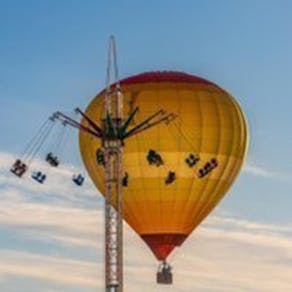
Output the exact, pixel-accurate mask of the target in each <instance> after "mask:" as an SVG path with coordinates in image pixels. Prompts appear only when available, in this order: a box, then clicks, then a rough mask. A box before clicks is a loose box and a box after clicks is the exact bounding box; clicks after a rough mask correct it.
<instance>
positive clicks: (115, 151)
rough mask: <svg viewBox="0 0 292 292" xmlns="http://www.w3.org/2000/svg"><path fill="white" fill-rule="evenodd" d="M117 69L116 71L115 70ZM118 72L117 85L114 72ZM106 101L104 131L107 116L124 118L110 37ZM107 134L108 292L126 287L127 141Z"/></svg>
mask: <svg viewBox="0 0 292 292" xmlns="http://www.w3.org/2000/svg"><path fill="white" fill-rule="evenodd" d="M112 69H113V72H112ZM112 73H113V74H114V80H113V81H114V83H115V85H114V86H113V87H111V86H110V84H111V81H112V80H111V74H112ZM106 85H107V89H106V95H105V102H104V123H103V128H104V132H109V129H108V127H109V125H108V122H107V118H106V117H110V118H111V121H112V123H113V125H112V126H113V129H119V128H120V125H121V122H122V119H123V96H122V94H121V91H120V86H119V83H118V66H117V57H116V46H115V39H114V37H113V36H111V37H110V41H109V49H108V65H107V78H106ZM116 134H117V133H115V134H114V135H106V136H105V138H104V140H103V147H104V150H105V178H106V181H105V184H106V195H105V287H106V289H105V290H106V292H122V291H123V192H122V179H123V165H122V155H123V143H122V141H121V139H119V137H118V135H116Z"/></svg>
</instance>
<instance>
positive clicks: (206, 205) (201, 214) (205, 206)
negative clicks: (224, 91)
mask: <svg viewBox="0 0 292 292" xmlns="http://www.w3.org/2000/svg"><path fill="white" fill-rule="evenodd" d="M211 95H212V96H213V102H214V104H215V107H216V112H217V117H218V121H217V122H218V124H219V127H217V128H218V131H219V133H217V135H218V137H219V138H218V139H217V147H216V148H217V150H216V151H215V155H216V156H217V155H218V154H220V151H219V150H220V148H221V143H222V135H221V134H222V131H221V125H222V118H221V112H220V109H219V104H218V97H217V95H218V92H216V96H215V97H214V91H212V92H211ZM220 95H221V94H220ZM230 144H233V143H230ZM219 165H220V161H219ZM227 165H228V163H225V165H224V168H223V169H222V170H221V172H220V175H218V177H220V176H223V174H224V173H225V171H226V169H227ZM210 175H211V176H212V173H211V174H210ZM224 183H225V182H223V181H220V180H219V179H218V183H217V184H215V183H214V184H213V191H212V192H211V191H210V193H209V197H208V198H206V202H205V203H204V204H203V205H202V207H201V210H199V211H198V213H197V212H194V214H196V215H195V217H194V221H197V220H198V221H200V218H201V217H202V218H205V217H206V216H207V215H208V214H209V212H208V213H207V212H206V210H209V209H211V210H212V209H213V208H214V207H215V206H214V203H213V201H214V197H215V196H216V192H218V190H219V191H220V189H221V188H222V186H223V185H224ZM223 196H224V195H223ZM223 196H222V198H223ZM211 206H212V208H211ZM202 220H203V219H202Z"/></svg>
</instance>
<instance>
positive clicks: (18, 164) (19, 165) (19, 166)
mask: <svg viewBox="0 0 292 292" xmlns="http://www.w3.org/2000/svg"><path fill="white" fill-rule="evenodd" d="M26 171H27V165H26V164H25V163H24V162H22V161H21V160H20V159H16V161H15V162H14V164H13V165H12V167H11V168H10V172H12V173H13V174H15V175H16V176H18V177H22V176H23V174H24V173H25V172H26Z"/></svg>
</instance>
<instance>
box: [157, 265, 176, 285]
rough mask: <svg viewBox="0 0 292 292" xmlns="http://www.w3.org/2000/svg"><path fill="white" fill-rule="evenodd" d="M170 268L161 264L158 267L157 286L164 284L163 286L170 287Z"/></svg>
mask: <svg viewBox="0 0 292 292" xmlns="http://www.w3.org/2000/svg"><path fill="white" fill-rule="evenodd" d="M171 269H172V268H171V266H170V265H169V264H168V263H166V262H163V263H162V264H161V265H159V267H158V271H157V273H156V282H157V284H165V285H171V284H172V282H173V280H172V272H171Z"/></svg>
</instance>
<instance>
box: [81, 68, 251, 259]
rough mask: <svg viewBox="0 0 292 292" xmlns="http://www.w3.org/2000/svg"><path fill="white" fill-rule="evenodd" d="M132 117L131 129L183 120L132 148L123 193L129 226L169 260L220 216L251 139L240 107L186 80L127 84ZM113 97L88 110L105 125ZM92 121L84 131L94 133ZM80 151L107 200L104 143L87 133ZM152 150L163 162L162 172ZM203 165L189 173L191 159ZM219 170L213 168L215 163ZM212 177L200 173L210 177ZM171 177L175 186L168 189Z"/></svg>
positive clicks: (138, 79) (176, 75)
mask: <svg viewBox="0 0 292 292" xmlns="http://www.w3.org/2000/svg"><path fill="white" fill-rule="evenodd" d="M120 84H121V88H122V93H123V96H124V108H123V111H124V116H125V117H127V116H128V115H129V114H130V113H131V112H132V111H133V110H134V108H135V107H137V106H138V107H139V111H138V113H137V114H136V116H135V118H134V120H133V121H132V124H131V127H134V126H135V125H137V124H139V122H141V121H143V120H145V119H146V118H147V117H149V116H150V115H151V114H153V113H154V112H156V111H159V110H160V109H163V110H165V111H167V112H171V113H174V114H176V115H177V117H176V119H174V120H173V121H171V122H169V123H161V124H159V125H157V126H156V127H153V128H151V129H149V130H147V131H144V132H142V133H140V134H139V135H134V136H132V137H130V138H129V139H127V140H126V141H125V146H124V156H123V164H124V173H127V175H128V185H127V186H126V187H124V188H123V199H124V219H125V221H126V222H127V223H128V224H129V225H130V226H131V227H132V228H133V229H134V230H135V231H136V232H137V233H138V234H139V235H140V236H141V238H142V239H143V240H144V241H145V242H146V243H147V245H148V246H149V247H150V248H151V250H152V252H153V253H154V255H155V256H156V257H157V259H158V260H165V259H166V258H167V256H168V255H169V254H170V253H171V251H172V250H173V249H174V248H175V247H177V246H180V245H181V244H182V243H183V241H184V240H185V239H186V238H187V237H188V235H190V233H191V232H192V231H193V230H194V229H195V228H196V227H197V226H198V225H199V224H200V222H201V221H202V220H203V219H204V218H205V217H206V216H207V215H208V214H209V213H210V212H211V211H212V210H213V208H214V207H215V206H216V205H217V204H218V202H219V201H220V200H221V199H222V198H223V196H224V195H225V193H226V192H227V190H228V189H229V188H230V186H231V184H232V182H233V181H234V179H235V177H236V176H237V174H238V173H239V170H240V168H241V166H242V163H243V160H244V156H245V153H246V147H247V140H248V133H247V124H246V121H245V118H244V115H243V113H242V111H241V109H240V106H239V104H238V103H237V102H236V100H235V99H234V98H233V97H232V96H231V95H230V94H229V93H227V92H226V91H225V90H223V89H222V88H220V87H219V86H217V85H216V84H214V83H212V82H209V81H207V80H205V79H203V78H199V77H196V76H192V75H189V74H185V73H181V72H169V71H163V72H148V73H143V74H139V75H135V76H132V77H129V78H126V79H123V80H121V81H120ZM104 98H105V91H102V92H101V93H99V94H98V95H97V96H96V97H95V98H94V99H93V100H92V101H91V103H90V104H89V106H88V107H87V109H86V112H85V113H86V114H87V116H89V117H90V119H92V120H93V121H95V122H96V123H97V124H101V123H102V121H101V119H102V117H103V112H104ZM86 123H87V122H86V121H85V120H83V121H82V124H83V125H87V124H86ZM79 141H80V151H81V155H82V158H83V161H84V164H85V166H86V168H87V170H88V172H89V174H90V176H91V178H92V180H93V182H94V183H95V185H96V186H97V188H98V190H99V191H100V192H101V193H102V194H103V195H104V194H105V183H104V181H105V178H104V168H103V165H101V164H100V165H98V164H97V163H96V152H97V150H98V149H102V145H101V141H100V139H94V138H93V137H92V136H90V135H88V134H87V133H85V132H82V131H80V139H79ZM149 150H154V151H155V153H158V154H159V155H160V157H161V158H162V161H163V164H162V165H160V166H156V165H155V164H150V163H149V160H148V159H147V155H148V153H149ZM190 155H193V156H194V157H196V158H198V159H197V161H196V162H195V164H194V165H191V166H190V165H189V164H188V163H187V161H186V159H187V158H189V157H190ZM214 160H215V161H216V167H214V165H213V167H210V165H211V164H210V161H213V162H214ZM206 168H207V170H208V171H205V172H204V175H203V176H202V175H201V176H200V171H201V173H202V171H204V169H205V170H206ZM169 172H172V173H174V174H175V175H174V176H175V178H174V180H173V181H171V183H166V178H167V176H168V174H169Z"/></svg>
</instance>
